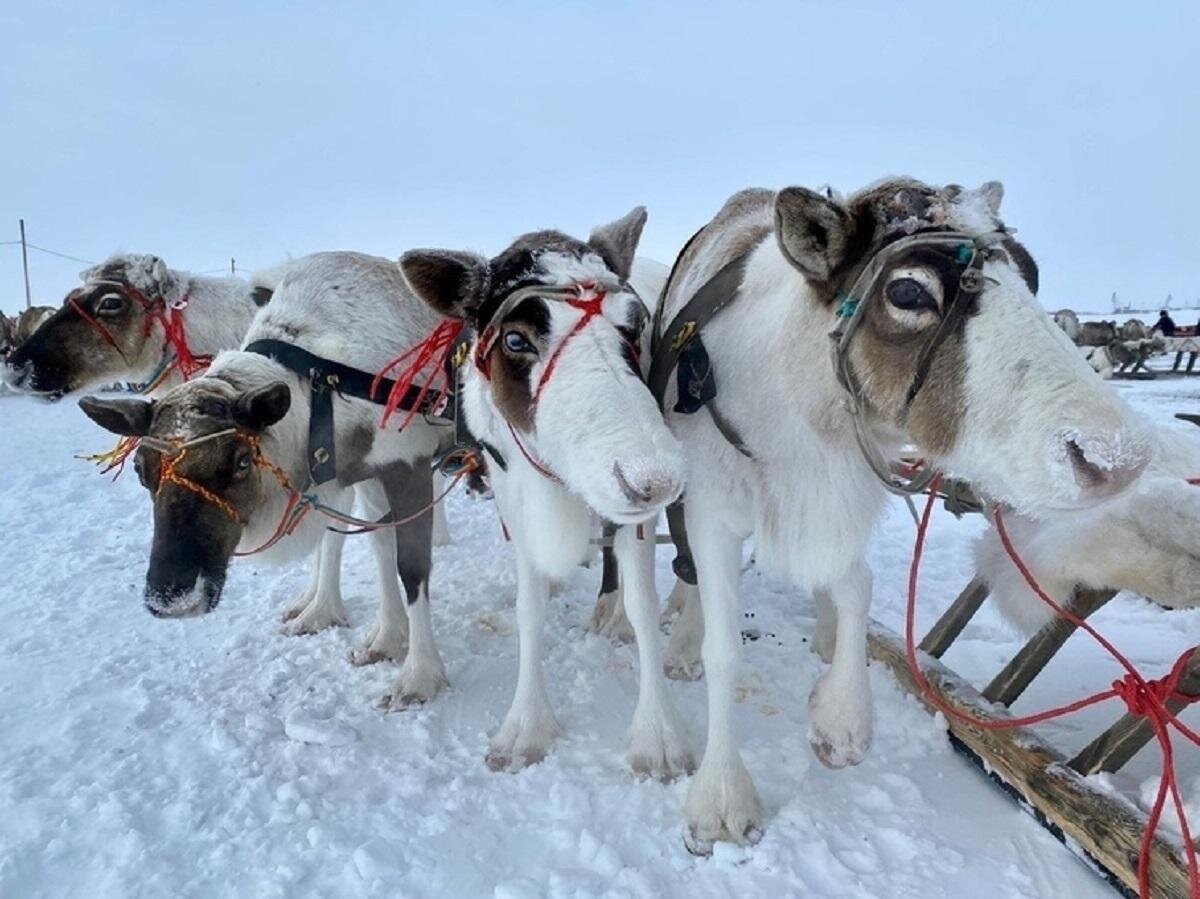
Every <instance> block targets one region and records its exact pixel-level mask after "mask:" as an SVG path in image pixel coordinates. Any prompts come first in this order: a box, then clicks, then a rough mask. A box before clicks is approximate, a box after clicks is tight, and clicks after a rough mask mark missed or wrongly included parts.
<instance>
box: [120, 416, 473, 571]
mask: <svg viewBox="0 0 1200 899" xmlns="http://www.w3.org/2000/svg"><path fill="white" fill-rule="evenodd" d="M220 437H234V438H236V439H237V440H239V441H241V442H242V443H244V444H245V445H246V446H248V447H250V452H251V459H252V460H253V462H254V465H255V467H257V468H260V469H265V470H267V471H269V472H270V473H271V474H272V475H274V476H275V480H276V481H278V482H279V486H280V487H281V488H283V490H284V491H285V492H286V493H287V495H288V499H287V505H286V506H285V507H284V510H283V514H282V515H281V516H280V519H279V524H278V525H277V526H276V527H275V530H274V532H273V533H272V534H271V536H270V537H269V538H267V540H266V542H264V543H263V544H261V545H260V546H257V547H255V548H254V549H250V550H244V551H241V552H237V551H235V552H234V553H233V555H235V556H253V555H256V554H257V553H260V552H263V551H265V550H267V549H270V548H271V547H272V546H274V545H275V544H276V543H278V542H279V541H280V540H282V539H283V538H284V537H287V536H289V535H291V534H293V533H294V532H295V531H296V529H297V528H298V527H299V526H300V523H301V522H303V521H304V519H305V518H306V517H308V513H309V512H311V511H316V512H320V513H321V514H322V515H324V516H326V517H327V518H331V519H333V520H334V521H337V522H340V523H341V524H344V525H352V526H354V527H356V528H358V530H356V531H352V532H346V531H342V532H341V533H355V534H358V533H363V532H366V531H374V530H378V529H380V528H398V527H403V526H404V525H406V524H409V523H411V522H413V521H415V520H416V519H418V518H420V517H421V516H422V515H425V514H426V513H427V512H429V511H430V510H431V509H432V508H433V507H434V506H436V505H437V504H438V503H440V502H441V501H442V500H444V499H445V498H446V497H447V496H449V495H450V492H451V491H452V490H454V488H455V487H457V486H458V482H459V481H461V480H462V479H463V478H465V477H467V476H468V475H470V474H471V472H473V471H474V470H475V469H476V468H477V467H478V461H477V460H471V459H467V460H464V461H463V462H462V463H461V464H460V465H459V466H458V467H457V468H456V469H455V471H454V472H453V475H454V479H453V480H452V481H451V482H450V484H449V486H447V487H446V489H445V490H444V491H442V493H441V494H440V495H439V496H437V497H435V498H434V499H433V501H432V502H430V503H429V505H427V506H425V507H424V508H422V509H420V510H418V511H416V512H414V513H413V514H411V515H409V516H407V517H405V518H401V519H394V518H392V517H391V513H390V512H389V513H388V514H387V515H385V516H384V517H383V518H382V519H381V520H379V521H365V520H363V519H361V518H355V517H354V516H353V515H347V514H346V513H344V512H339V511H338V510H337V509H334V508H332V507H331V506H327V505H325V503H323V502H321V500H320V499H319V498H317V496H315V495H313V494H311V493H304V492H302V491H300V490H297V489H296V488H295V487H294V486H293V484H292V481H291V478H289V477H288V476H287V472H285V471H284V470H283V469H282V468H280V467H279V466H278V465H277V464H275V463H274V462H272V461H271V460H270V459H268V458H267V457H266V456H265V455H264V454H263V451H262V437H261V436H260V435H258V434H250V433H248V432H246V431H243V430H241V429H240V428H225V429H223V430H220V431H213V432H212V433H211V434H204V435H202V436H200V437H193V438H192V439H191V440H184V439H182V438H179V437H150V436H147V437H142V438H141V444H142V445H143V446H147V447H149V448H150V449H153V450H156V451H158V452H159V453H160V454H161V455H162V458H161V460H160V462H159V480H158V487H157V488H156V489H155V491H154V497H155V499H157V498H158V496H159V494H161V493H162V491H163V485H164V484H174V485H175V486H176V487H181V488H182V489H184V490H187V491H189V492H191V493H194V494H196V496H199V497H200V498H201V499H203V500H204V501H205V502H208V503H210V504H212V505H214V506H216V507H217V508H218V509H220V510H221V511H222V512H224V513H225V514H226V515H227V516H228V517H229V519H230V520H231V521H232V522H233V523H234V524H236V525H238V526H239V527H246V525H247V524H248V522H247V521H246V520H245V519H244V518H242V516H241V515H240V514H238V511H237V509H235V508H234V507H233V504H232V503H230V502H229V500H227V499H225V498H224V497H223V496H220V495H219V494H217V493H216V492H214V491H212V490H209V489H208V488H207V487H205V486H204V485H203V484H199V483H197V482H196V481H193V480H191V479H190V478H186V477H184V476H183V475H181V474H179V472H178V471H176V468H178V466H179V463H181V462H182V461H183V460H184V459H185V458H186V457H187V452H188V450H189V449H191V448H192V447H194V446H198V445H200V444H202V443H207V442H209V441H210V440H216V439H218V438H220ZM331 530H333V529H332V528H331Z"/></svg>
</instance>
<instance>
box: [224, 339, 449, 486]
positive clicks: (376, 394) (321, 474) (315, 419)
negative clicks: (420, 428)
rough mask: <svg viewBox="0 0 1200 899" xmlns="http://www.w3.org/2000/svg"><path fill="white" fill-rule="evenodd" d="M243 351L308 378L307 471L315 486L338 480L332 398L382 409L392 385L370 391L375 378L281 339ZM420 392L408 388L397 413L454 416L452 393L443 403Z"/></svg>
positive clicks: (381, 383)
mask: <svg viewBox="0 0 1200 899" xmlns="http://www.w3.org/2000/svg"><path fill="white" fill-rule="evenodd" d="M245 351H246V352H248V353H257V354H258V355H260V356H267V357H268V358H271V359H274V360H275V361H276V362H278V363H279V364H280V365H282V366H283V367H284V368H286V369H288V371H291V372H295V373H296V374H298V375H300V376H301V377H302V378H307V379H308V384H309V389H310V393H311V412H310V414H309V423H308V471H309V475H310V476H311V477H312V482H313V483H314V484H324V483H326V482H327V481H331V480H333V478H334V477H335V476H336V475H337V455H336V446H335V439H334V421H333V397H334V395H335V394H336V395H338V396H340V397H342V398H345V397H354V398H355V399H360V400H368V401H369V402H372V403H377V404H379V405H384V404H385V403H386V402H387V398H388V394H389V393H391V389H392V387H393V386H394V385H395V382H394V381H392V380H390V379H388V378H383V379H381V380H380V381H379V383H378V386H377V389H376V390H375V391H372V390H371V385H372V382H374V381H375V380H376V378H375V375H373V374H371V373H369V372H365V371H362V370H361V369H358V368H352V367H350V366H349V365H343V364H342V363H341V362H334V361H333V360H332V359H325V358H323V357H321V356H318V355H316V354H314V353H310V352H309V351H308V350H306V349H303V348H302V347H298V346H296V345H295V344H292V343H287V342H286V341H282V340H269V339H268V340H255V341H254V342H252V343H251V344H249V345H248V346H247V347H246V348H245ZM421 393H422V388H421V387H420V386H418V385H415V384H414V385H412V386H410V387H409V388H408V391H407V393H406V394H405V396H404V399H403V400H401V402H400V405H399V408H401V409H403V410H405V411H412V410H414V409H415V410H416V412H417V414H419V415H425V416H428V417H430V418H438V419H443V418H444V419H446V420H451V419H453V417H454V415H455V412H454V411H453V410H449V415H447V412H448V406H450V405H453V404H454V394H453V393H449V394H447V395H446V397H445V398H442V397H441V396H440V395H438V394H434V393H432V392H430V393H427V394H426V396H425V397H424V399H422V398H421Z"/></svg>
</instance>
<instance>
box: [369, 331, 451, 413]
mask: <svg viewBox="0 0 1200 899" xmlns="http://www.w3.org/2000/svg"><path fill="white" fill-rule="evenodd" d="M465 327H466V323H465V322H463V321H460V320H458V319H451V318H448V319H445V320H444V321H442V322H441V323H440V324H439V325H438V326H437V327H436V328H434V329H433V330H432V331H431V332H430V333H429V336H428V337H426V338H425V339H424V340H422V341H421V342H420V343H418V344H417V345H416V346H413V347H409V348H408V349H407V350H405V351H404V352H403V353H401V354H400V355H399V356H397V357H396V358H394V359H392V360H391V361H390V362H388V363H387V364H386V365H384V367H383V368H381V369H380V370H379V372H378V374H376V375H375V380H373V381H372V382H371V397H372V398H374V396H375V393H376V391H378V390H379V387H380V385H381V384H382V383H383V380H384V378H386V377H387V376H388V374H389V372H391V371H393V370H395V369H398V370H399V371H398V373H397V374H396V376H395V383H394V384H393V385H392V389H391V390H390V391H389V392H388V395H387V402H386V403H385V404H384V407H383V417H382V418H381V419H380V420H379V427H381V428H385V427H387V423H388V419H389V418H391V417H392V415H394V414H395V412H396V410H397V409H398V408H400V403H401V402H402V401H403V400H404V397H405V396H406V395H407V394H408V390H409V388H410V387H412V386H413V385H414V384H415V383H416V380H417V378H420V377H424V379H425V380H424V383H423V384H422V385H421V389H420V392H419V393H418V394H417V399H416V402H414V403H413V407H412V408H411V409H409V410H408V414H407V415H405V416H404V421H402V422H400V430H404V429H405V428H406V427H407V426H408V424H409V422H411V421H412V420H413V419H414V418H415V417H416V415H417V412H418V411H419V410H420V409H421V408H422V406H423V405H424V403H425V399H426V397H428V396H429V394H430V393H433V392H435V391H436V394H437V398H438V403H440V402H441V401H442V400H444V399H446V397H447V396H449V394H450V392H451V391H452V390H453V389H454V385H453V383H452V382H451V380H450V376H449V375H448V374H446V357H447V356H448V355H450V350H451V348H452V347H453V346H454V343H455V341H457V340H458V336H459V335H460V334H461V333H462V330H463V328H465ZM435 405H436V404H435Z"/></svg>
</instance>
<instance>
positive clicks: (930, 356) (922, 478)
mask: <svg viewBox="0 0 1200 899" xmlns="http://www.w3.org/2000/svg"><path fill="white" fill-rule="evenodd" d="M1004 236H1005V234H1004V232H999V231H993V232H988V233H987V234H983V235H979V236H972V235H969V234H965V233H962V232H956V231H936V232H924V233H918V234H913V235H909V236H907V237H902V238H900V239H899V240H897V241H895V242H893V243H890V244H888V245H887V246H885V247H882V248H881V249H879V250H877V251H876V252H875V253H873V254H872V255H871V257H870V258H869V260H868V262H867V264H866V265H865V266H864V267H863V268H862V270H861V271H860V272H859V274H858V276H857V277H856V278H855V280H854V284H853V286H852V288H851V289H850V291H849V292H847V293H845V294H841V295H839V296H841V303H840V306H839V310H838V314H839V319H838V323H837V325H836V327H834V329H833V331H831V332H830V334H829V337H830V340H831V342H832V347H833V369H834V372H835V373H836V375H837V379H838V382H839V383H840V384H841V385H842V388H843V389H844V390H845V392H846V408H847V411H848V412H849V413H850V419H851V423H852V425H853V430H854V438H855V441H856V442H857V443H858V447H859V450H860V451H861V452H862V455H863V458H864V460H865V461H866V462H867V465H868V466H869V467H870V469H871V471H872V472H873V473H874V474H875V476H876V477H877V478H878V479H879V480H880V482H881V483H882V484H883V485H884V487H885V488H887V490H888V491H889V492H891V493H894V494H896V495H898V496H913V495H915V494H918V493H923V492H925V491H926V490H927V489H928V488H929V485H930V483H931V482H932V481H933V478H934V476H935V472H934V471H933V469H931V468H924V469H921V470H920V471H919V472H917V473H916V474H915V475H914V476H913V477H911V478H909V479H908V480H904V479H903V478H900V477H898V476H897V475H896V473H895V471H894V470H893V469H892V467H891V466H890V465H888V464H887V463H886V462H885V461H884V460H883V455H882V453H881V452H880V450H879V447H878V445H877V443H876V440H875V437H874V435H873V433H872V432H871V427H870V424H869V423H868V421H867V412H868V408H869V403H868V401H867V398H866V391H865V390H864V388H863V386H862V382H861V381H860V380H859V379H858V376H857V373H856V372H855V371H854V367H853V365H852V363H851V361H850V345H851V341H852V340H853V339H854V336H855V334H856V333H857V332H858V329H859V327H860V326H861V324H862V321H863V317H864V316H865V315H866V312H867V305H868V303H869V302H871V298H872V296H873V295H874V290H875V287H876V285H877V283H878V281H879V279H880V278H881V277H882V276H883V274H884V272H885V271H886V270H887V268H888V266H889V265H890V264H891V262H892V260H894V259H895V258H896V257H897V256H899V255H901V254H902V253H904V252H905V251H907V250H911V249H912V248H913V247H916V246H924V247H941V248H943V249H947V250H954V251H956V252H957V251H963V249H964V248H965V249H966V250H969V252H970V256H969V257H968V258H966V259H965V260H964V263H965V268H964V269H963V272H962V274H961V275H960V276H959V281H958V286H957V289H956V290H955V293H954V296H953V297H952V298H951V300H950V302H949V303H947V304H946V306H945V311H944V313H943V315H942V317H941V320H940V321H939V322H938V327H937V328H936V329H935V331H934V332H933V334H931V335H930V337H929V339H928V340H927V341H926V342H925V345H924V346H923V347H922V349H921V353H920V355H919V356H918V358H917V366H916V371H915V374H914V376H913V380H912V382H911V383H910V384H909V387H908V390H907V391H906V392H905V400H904V404H903V406H902V407H901V411H900V414H899V416H898V418H897V421H896V422H895V423H896V424H897V425H899V426H900V427H903V426H904V425H905V423H906V421H907V418H908V411H909V409H910V408H911V406H912V403H913V401H914V400H915V399H916V397H917V395H918V394H919V393H920V391H921V389H922V388H923V387H924V386H925V382H926V381H927V379H928V376H929V372H930V369H931V368H932V366H933V361H934V358H935V357H936V354H937V351H938V349H939V348H940V347H941V346H942V344H943V343H944V342H945V341H946V339H947V338H948V337H949V336H950V334H951V333H953V330H954V327H955V325H956V324H957V322H959V321H960V320H961V319H962V318H963V317H964V316H965V315H966V310H967V306H968V301H967V298H968V297H970V296H972V295H975V294H977V293H978V292H979V291H980V290H981V289H982V287H983V275H982V269H983V264H984V262H985V261H986V259H987V253H988V250H989V249H990V248H991V246H992V245H993V244H994V243H997V242H998V241H999V240H1002V239H1003V238H1004Z"/></svg>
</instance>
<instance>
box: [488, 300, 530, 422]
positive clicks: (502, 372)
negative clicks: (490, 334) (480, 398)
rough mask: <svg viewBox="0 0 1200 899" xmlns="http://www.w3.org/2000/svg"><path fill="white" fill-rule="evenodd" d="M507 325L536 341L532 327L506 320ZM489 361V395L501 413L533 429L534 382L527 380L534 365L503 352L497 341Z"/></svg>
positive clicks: (509, 420)
mask: <svg viewBox="0 0 1200 899" xmlns="http://www.w3.org/2000/svg"><path fill="white" fill-rule="evenodd" d="M506 328H512V329H513V330H519V331H520V332H521V333H522V334H524V335H525V336H526V338H527V339H528V340H530V342H532V343H533V344H534V346H537V345H538V340H537V334H536V333H535V332H534V330H533V328H530V327H523V326H521V325H519V324H515V323H514V324H509V325H507V326H506ZM489 362H490V364H491V369H490V370H491V379H492V399H493V400H495V402H496V408H498V409H499V410H500V414H501V415H503V416H504V418H505V419H506V420H507V421H508V422H510V423H511V424H512V426H513V427H515V428H519V429H521V430H522V431H524V432H525V433H526V434H529V433H531V432H532V431H533V385H532V384H530V383H529V376H530V371H531V370H532V368H533V366H532V365H531V364H530V363H528V362H525V361H524V360H522V359H519V358H516V357H514V356H511V355H509V354H508V353H506V352H504V349H503V348H502V347H501V346H500V344H499V342H497V344H496V346H495V347H493V348H492V353H491V356H490V357H489Z"/></svg>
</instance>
